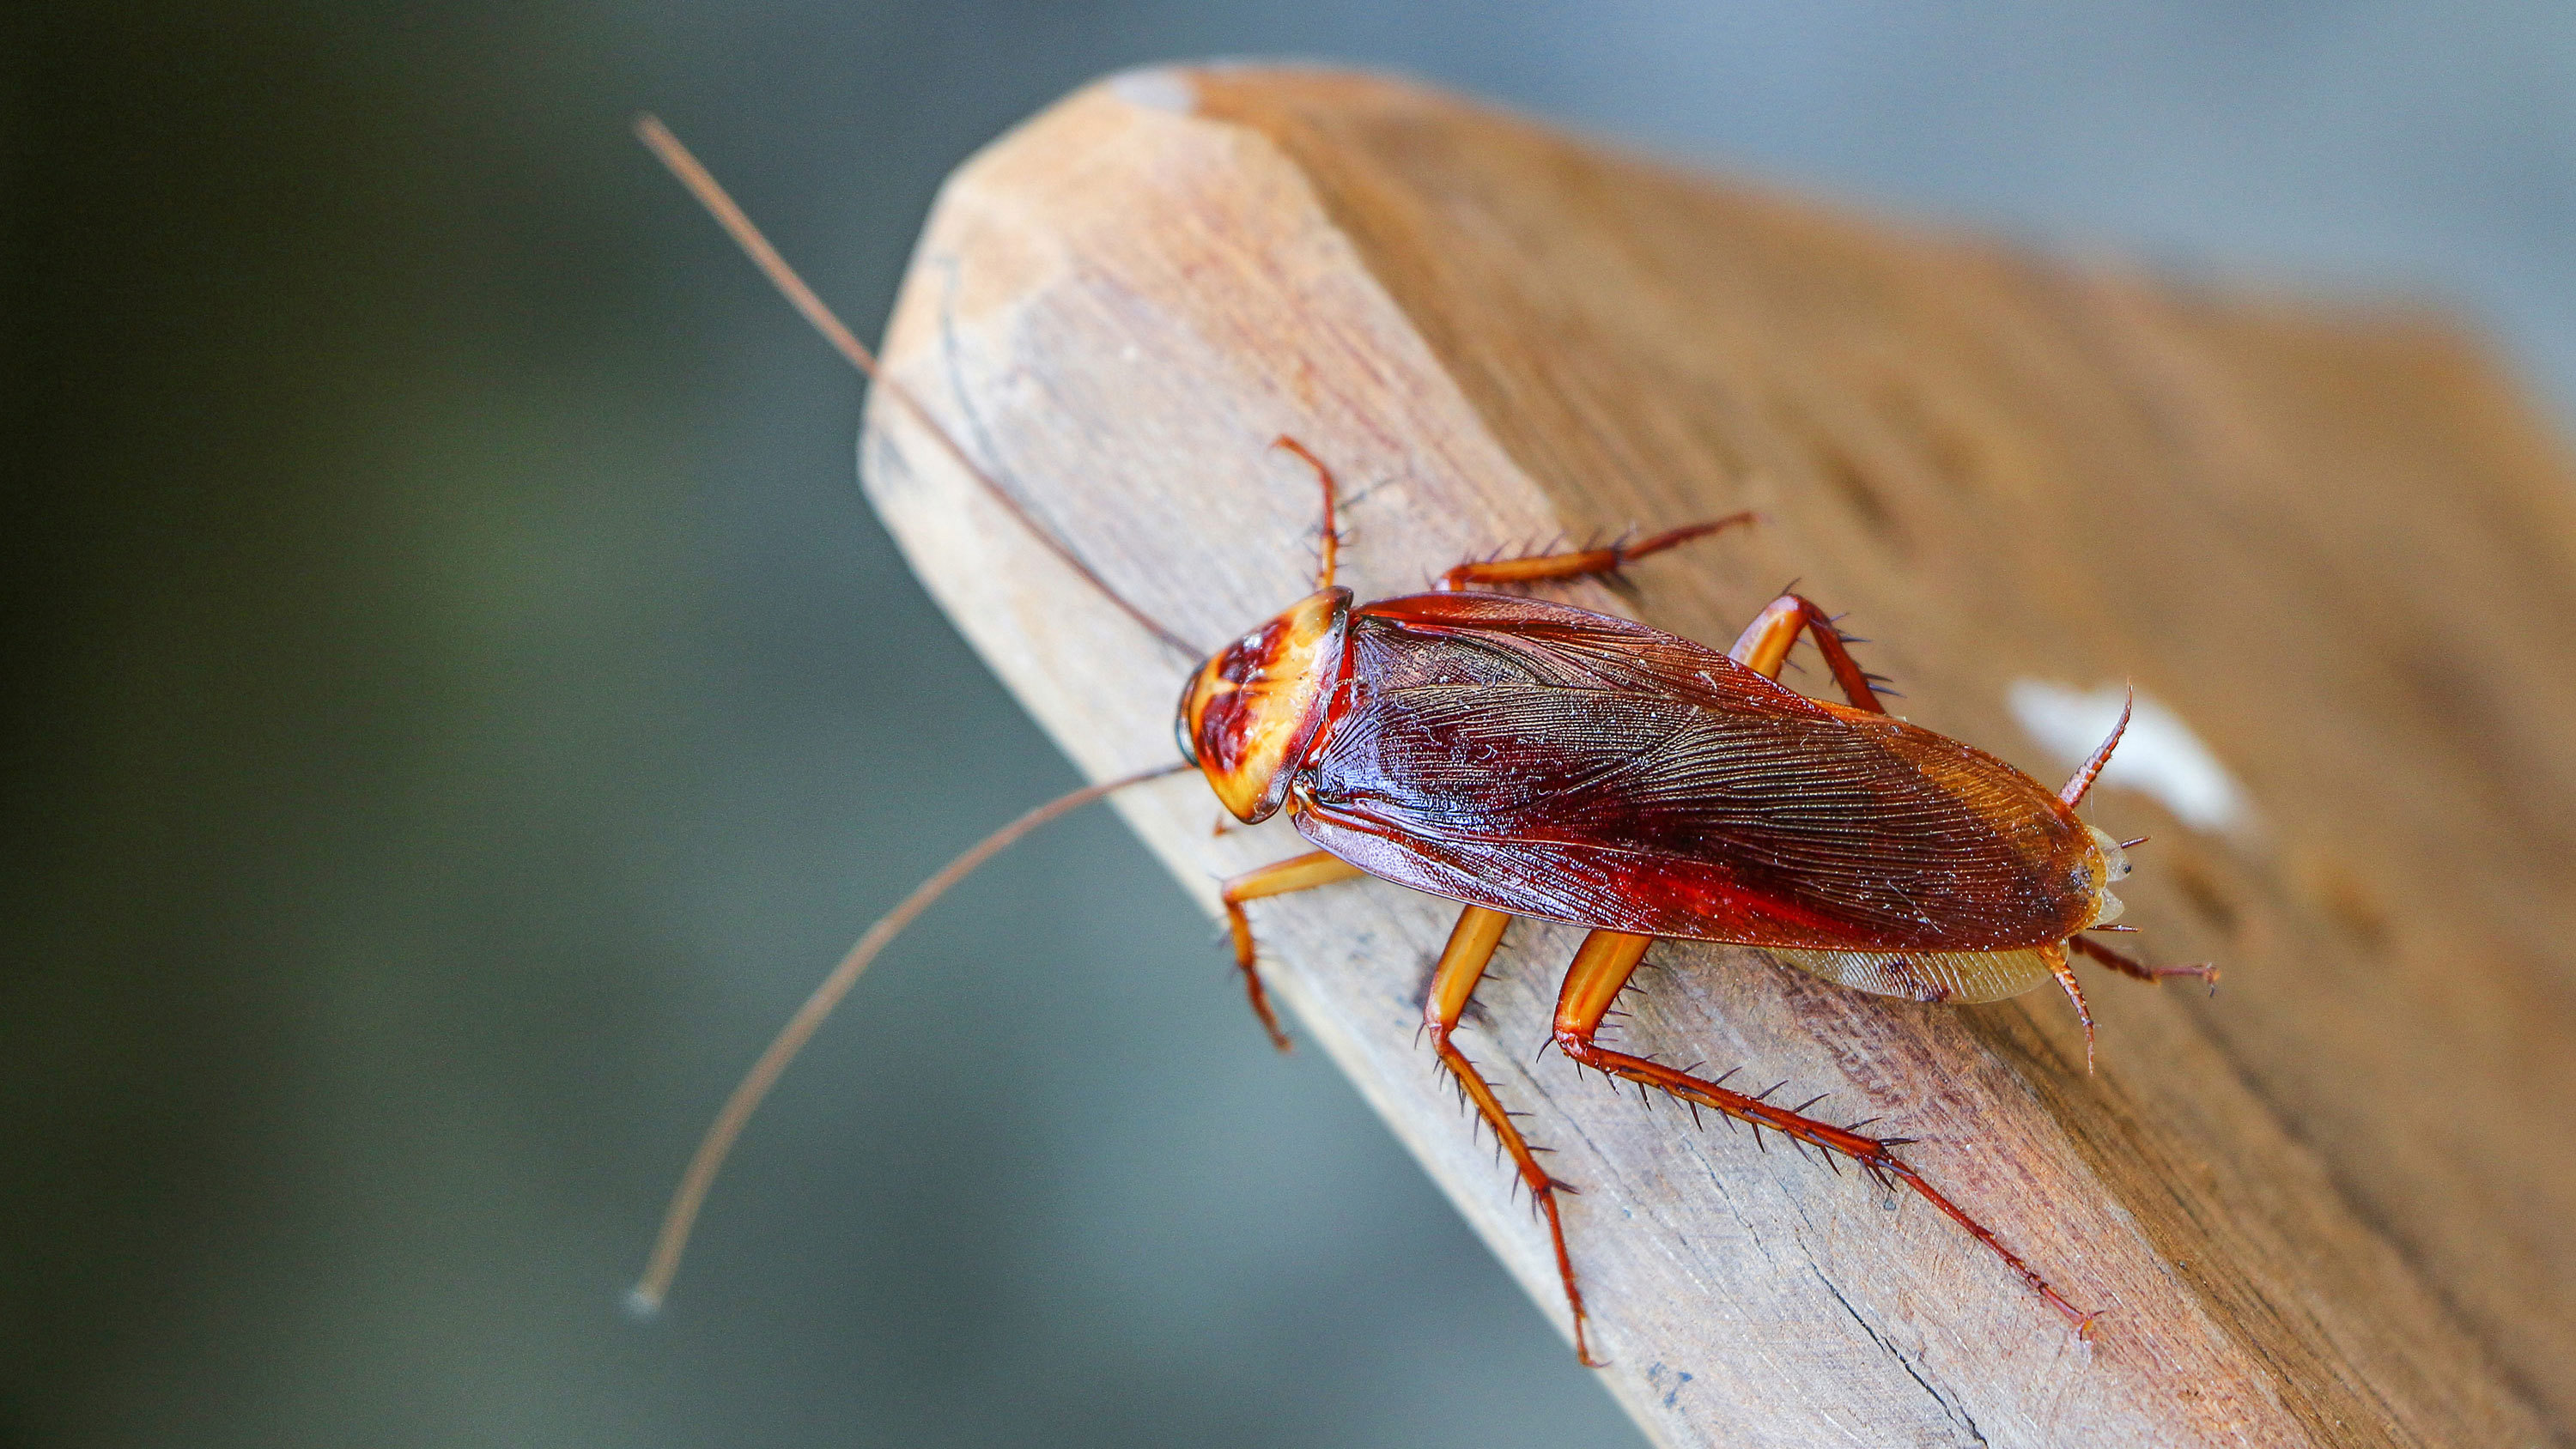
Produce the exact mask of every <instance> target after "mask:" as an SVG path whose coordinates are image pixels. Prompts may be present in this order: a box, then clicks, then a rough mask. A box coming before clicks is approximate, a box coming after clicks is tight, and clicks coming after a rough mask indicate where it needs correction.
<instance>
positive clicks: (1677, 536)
mask: <svg viewBox="0 0 2576 1449" xmlns="http://www.w3.org/2000/svg"><path fill="white" fill-rule="evenodd" d="M1752 521H1753V515H1752V514H1751V513H1750V512H1745V513H1730V514H1728V515H1727V516H1725V517H1724V518H1712V519H1709V520H1708V521H1706V522H1704V523H1690V524H1684V525H1683V526H1681V527H1680V528H1672V529H1666V530H1665V531H1664V532H1662V533H1658V534H1651V535H1649V536H1647V537H1645V538H1641V539H1638V540H1636V541H1635V542H1633V543H1629V542H1622V543H1614V544H1611V545H1609V546H1608V547H1606V548H1584V549H1576V550H1574V551H1572V552H1570V553H1539V554H1529V555H1526V556H1524V557H1521V558H1492V559H1484V560H1481V561H1470V562H1467V563H1462V564H1460V565H1458V566H1457V567H1455V568H1453V569H1451V570H1449V571H1448V572H1447V573H1445V574H1442V575H1441V576H1440V582H1439V583H1437V584H1435V585H1433V587H1434V588H1437V589H1438V590H1440V591H1441V592H1442V593H1452V592H1455V591H1457V590H1459V589H1464V588H1469V587H1471V586H1473V585H1476V584H1535V583H1544V582H1546V581H1547V580H1549V579H1578V578H1582V577H1584V576H1585V575H1587V574H1615V573H1617V572H1618V571H1619V570H1621V569H1623V568H1625V567H1627V566H1628V565H1630V564H1632V563H1635V562H1636V561H1637V560H1639V559H1641V558H1644V557H1646V556H1647V555H1648V554H1657V553H1662V552H1663V551H1664V550H1665V549H1668V548H1673V547H1677V546H1679V545H1681V544H1685V543H1689V542H1690V541H1691V540H1693V539H1699V538H1706V537H1708V536H1709V535H1710V534H1712V533H1717V532H1720V531H1722V530H1724V529H1729V528H1733V527H1734V526H1735V525H1737V524H1739V523H1751V522H1752Z"/></svg>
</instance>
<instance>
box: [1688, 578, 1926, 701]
mask: <svg viewBox="0 0 2576 1449" xmlns="http://www.w3.org/2000/svg"><path fill="white" fill-rule="evenodd" d="M1801 629H1804V630H1806V631H1807V633H1808V635H1809V636H1810V637H1812V638H1813V639H1814V640H1815V641H1816V651H1817V652H1818V653H1820V654H1822V655H1824V656H1825V664H1826V666H1827V667H1828V668H1830V669H1832V670H1833V672H1834V683H1835V684H1836V685H1839V686H1840V687H1841V689H1842V692H1843V697H1844V698H1845V699H1848V700H1850V701H1851V703H1852V708H1854V709H1865V710H1868V711H1869V712H1870V713H1872V714H1885V713H1887V707H1886V706H1884V705H1882V704H1880V703H1879V702H1878V693H1877V691H1876V690H1875V689H1873V688H1871V686H1873V685H1884V684H1885V683H1887V681H1886V680H1885V679H1882V678H1880V677H1879V676H1878V675H1875V674H1872V673H1870V672H1869V671H1868V670H1866V669H1863V668H1861V667H1860V661H1859V660H1857V659H1854V658H1852V654H1851V649H1850V648H1849V646H1850V645H1853V644H1860V643H1865V642H1867V641H1865V640H1861V639H1855V638H1853V637H1852V636H1851V635H1849V634H1846V633H1844V632H1843V631H1842V630H1840V629H1837V628H1835V627H1834V620H1833V616H1832V615H1830V614H1827V613H1826V612H1825V611H1824V610H1822V609H1820V608H1817V607H1816V601H1815V600H1813V599H1810V598H1808V597H1807V596H1805V595H1804V594H1782V595H1781V596H1780V597H1778V598H1776V599H1773V600H1772V601H1771V602H1770V603H1768V604H1765V605H1763V606H1762V612H1761V613H1759V614H1756V615H1754V616H1753V622H1752V623H1750V624H1747V625H1745V626H1744V632H1743V633H1742V634H1739V635H1737V636H1736V639H1735V647H1734V648H1732V649H1729V650H1727V651H1726V657H1727V658H1729V659H1732V660H1734V661H1735V662H1736V663H1738V664H1741V665H1743V666H1744V667H1745V668H1747V669H1750V670H1752V671H1753V672H1755V673H1756V674H1760V675H1762V676H1764V677H1765V678H1768V679H1777V678H1779V677H1780V666H1781V665H1783V664H1786V663H1788V662H1789V650H1790V648H1791V647H1792V646H1794V645H1796V644H1797V642H1798V631H1799V630H1801Z"/></svg>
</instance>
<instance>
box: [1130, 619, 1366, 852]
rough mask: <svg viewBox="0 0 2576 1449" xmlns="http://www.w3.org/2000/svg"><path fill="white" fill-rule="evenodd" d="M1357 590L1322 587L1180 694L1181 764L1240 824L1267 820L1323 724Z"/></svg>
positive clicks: (1211, 664)
mask: <svg viewBox="0 0 2576 1449" xmlns="http://www.w3.org/2000/svg"><path fill="white" fill-rule="evenodd" d="M1350 615H1351V591H1350V590H1348V589H1325V590H1323V591H1322V592H1320V593H1317V594H1314V595H1312V596H1310V597H1308V598H1305V599H1302V600H1300V601H1298V602H1297V603H1296V604H1294V605H1292V606H1291V607H1290V608H1289V609H1288V611H1287V612H1286V613H1284V614H1281V615H1280V616H1279V617H1278V618H1276V619H1273V620H1271V621H1270V622H1269V623H1267V624H1264V625H1262V626H1261V627H1260V628H1258V629H1255V630H1253V631H1252V632H1251V633H1249V634H1246V635H1244V636H1243V637H1242V638H1240V639H1237V640H1235V641H1234V642H1233V643H1231V644H1228V645H1227V646H1225V647H1224V648H1223V649H1220V650H1218V651H1217V652H1216V653H1215V655H1214V656H1212V657H1211V658H1210V659H1209V660H1208V662H1207V663H1205V664H1203V665H1201V666H1199V670H1198V672H1197V673H1196V674H1193V675H1191V676H1190V680H1189V683H1188V684H1186V685H1184V686H1183V687H1182V689H1181V708H1180V715H1179V717H1178V718H1177V719H1176V720H1174V722H1173V729H1174V731H1175V733H1177V734H1178V735H1179V737H1180V745H1181V758H1182V759H1184V760H1187V761H1189V762H1190V763H1191V764H1193V765H1196V766H1198V768H1199V771H1200V773H1202V774H1204V775H1206V776H1207V782H1208V787H1209V788H1210V789H1213V790H1215V791H1216V797H1217V799H1218V800H1219V801H1221V802H1222V803H1223V804H1224V805H1225V808H1226V809H1228V810H1231V811H1233V812H1234V814H1235V818H1237V819H1239V820H1243V821H1246V822H1251V821H1255V820H1267V819H1269V818H1270V817H1271V816H1272V815H1273V814H1275V813H1277V811H1278V809H1279V803H1280V802H1281V801H1282V800H1284V799H1286V798H1287V795H1288V782H1289V778H1290V776H1291V775H1292V774H1293V773H1294V771H1293V769H1292V767H1293V766H1294V765H1295V763H1296V762H1297V760H1298V758H1299V757H1300V756H1302V755H1303V754H1304V753H1305V751H1306V746H1307V745H1308V744H1310V743H1312V742H1313V740H1314V738H1315V732H1316V731H1317V730H1320V729H1322V728H1323V727H1324V713H1325V709H1326V707H1327V705H1328V704H1329V703H1330V701H1331V696H1332V692H1333V680H1334V677H1335V676H1336V675H1337V674H1339V673H1340V671H1341V663H1342V633H1343V630H1344V628H1345V626H1346V625H1347V624H1348V623H1349V620H1350Z"/></svg>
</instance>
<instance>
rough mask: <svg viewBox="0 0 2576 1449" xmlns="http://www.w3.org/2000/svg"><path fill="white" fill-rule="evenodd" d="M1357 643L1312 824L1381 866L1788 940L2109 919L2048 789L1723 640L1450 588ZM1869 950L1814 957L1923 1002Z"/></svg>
mask: <svg viewBox="0 0 2576 1449" xmlns="http://www.w3.org/2000/svg"><path fill="white" fill-rule="evenodd" d="M1349 647H1350V649H1351V656H1350V663H1349V668H1348V672H1347V675H1346V677H1345V679H1344V681H1343V682H1342V684H1341V686H1340V689H1339V692H1338V694H1337V697H1336V699H1335V701H1334V706H1333V711H1332V718H1331V721H1330V723H1329V724H1328V725H1327V727H1326V730H1325V735H1324V738H1323V740H1322V742H1321V747H1320V749H1318V750H1317V751H1316V752H1315V753H1314V754H1313V755H1312V756H1311V757H1310V758H1309V760H1308V762H1307V766H1306V768H1305V770H1304V772H1303V774H1302V775H1301V778H1300V781H1299V784H1298V787H1297V789H1296V792H1295V793H1296V795H1297V797H1298V800H1299V805H1300V808H1299V809H1298V812H1297V827H1298V829H1299V830H1300V831H1302V832H1303V833H1304V834H1305V835H1306V836H1307V838H1309V839H1310V840H1312V841H1314V842H1315V843H1316V844H1317V845H1319V846H1322V847H1323V848H1324V849H1326V850H1328V851H1331V852H1332V853H1333V854H1335V855H1337V856H1340V857H1341V858H1343V859H1344V860H1347V861H1349V862H1351V863H1352V864H1354V865H1357V866H1359V867H1360V868H1361V869H1363V870H1366V871H1368V872H1370V873H1371V874H1373V875H1379V876H1384V877H1386V878H1388V879H1391V880H1395V881H1399V882H1402V883H1403V884H1406V885H1410V886H1414V887H1416V888H1417V889H1421V890H1425V891H1429V892H1432V893H1433V894H1436V895H1443V896H1448V897H1450V898H1452V899H1455V900H1460V901H1466V902H1469V903H1471V904H1475V905H1482V906H1488V907H1491V908H1493V909H1496V910H1502V911H1509V912H1512V913H1514V914H1517V915H1527V916H1538V917H1543V918H1546V919H1550V920H1558V921H1566V922H1570V923H1573V924H1577V925H1584V926H1593V927H1605V928H1608V929H1612V930H1619V931H1631V932H1636V933H1638V934H1643V935H1655V936H1679V937H1687V938H1695V939H1699V940H1712V941H1730V942H1736V943H1740V944H1744V945H1754V946H1770V947H1778V948H1788V949H1790V950H1792V951H1813V952H1862V953H1889V952H1947V953H1994V952H2017V951H2019V950H2021V949H2022V948H2029V947H2038V946H2044V945H2047V944H2051V943H2054V942H2056V941H2060V940H2063V939H2064V938H2065V937H2066V936H2067V935H2069V934H2070V933H2072V932H2073V931H2075V930H2077V929H2080V928H2081V927H2083V926H2085V925H2087V924H2090V921H2091V917H2092V911H2093V904H2094V901H2095V898H2096V892H2097V891H2098V889H2099V886H2100V884H2101V882H2100V879H2099V877H2098V871H2099V869H2100V864H2099V856H2098V853H2097V852H2096V851H2095V850H2094V849H2093V847H2092V845H2091V843H2090V840H2089V837H2088V836H2087V834H2086V832H2085V830H2084V828H2083V826H2082V825H2081V824H2080V823H2078V822H2077V821H2076V820H2075V818H2074V816H2073V814H2072V812H2070V811H2068V810H2066V809H2065V808H2064V807H2063V805H2062V804H2061V803H2060V802H2059V801H2058V800H2057V798H2056V796H2055V795H2053V794H2052V793H2051V792H2049V791H2048V790H2047V789H2046V788H2045V787H2043V786H2041V785H2040V784H2039V783H2038V782H2037V781H2034V780H2032V779H2030V778H2029V777H2028V776H2026V775H2023V774H2022V773H2021V772H2020V771H2018V770H2015V769H2013V768H2012V767H2011V766H2010V765H2007V764H2005V763H2003V762H2002V761H2000V760H1996V759H1994V758H1993V757H1991V756H1988V755H1985V754H1982V753H1980V752H1978V751H1976V750H1973V749H1970V748H1968V747H1967V746H1965V745H1962V744H1959V743H1958V742H1956V741H1954V740H1950V739H1948V738H1946V737H1944V736H1941V735H1937V734H1934V733H1932V732H1931V731H1928V730H1923V729H1918V728H1916V727H1914V726H1911V725H1908V724H1905V723H1904V722H1902V721H1900V720H1896V719H1893V718H1890V717H1888V716H1885V715H1875V714H1864V713H1861V712H1859V711H1854V710H1846V709H1841V708H1837V707H1834V706H1830V705H1825V704H1820V703H1818V702H1816V701H1813V700H1809V699H1806V698H1804V697H1802V696H1800V695H1798V694H1796V693H1793V692H1792V691H1789V690H1786V689H1783V688H1781V687H1780V686H1778V685H1777V684H1774V683H1773V682H1771V681H1770V680H1768V679H1765V678H1763V677H1762V676H1761V675H1759V674H1756V673H1754V672H1753V671H1751V670H1749V669H1746V668H1744V667H1743V666H1741V665H1738V664H1736V663H1735V662H1734V661H1733V660H1731V659H1728V658H1727V657H1726V656H1725V655H1723V654H1720V653H1718V652H1717V651H1715V650H1713V649H1709V648H1707V647H1706V646H1704V645H1700V644H1695V643H1693V642H1691V641H1690V640H1687V639H1682V638H1678V637H1676V636H1674V635H1670V634H1666V633H1663V632H1661V631H1660V630H1655V629H1650V628H1647V627H1646V626H1644V625H1641V624H1635V623H1631V622H1629V621H1627V620H1623V619H1614V618H1611V617H1609V616H1607V615H1601V614H1594V613H1590V612H1588V611H1585V610H1581V609H1574V608H1569V607H1566V606H1564V605H1560V604H1547V603H1541V602H1538V601H1535V600H1525V599H1515V598H1507V597H1503V596H1499V595H1474V594H1433V595H1423V596H1419V597H1415V598H1407V599H1394V600H1387V601H1384V602H1381V603H1376V604H1371V605H1368V606H1367V607H1365V608H1363V609H1360V610H1357V611H1355V612H1354V613H1353V615H1352V617H1351V631H1350V646H1349ZM1801 964H1807V963H1804V962H1802V963H1801ZM1881 964H1883V963H1881ZM1961 964H1962V965H1963V966H1964V965H1965V964H1966V963H1961ZM1863 965H1864V963H1862V962H1860V961H1858V960H1848V961H1840V962H1835V963H1833V964H1831V965H1828V963H1827V962H1826V961H1825V960H1823V959H1819V960H1817V961H1816V962H1815V963H1814V964H1813V965H1811V967H1810V969H1818V970H1820V972H1821V973H1822V974H1827V975H1833V976H1837V977H1838V978H1845V979H1850V980H1851V982H1852V984H1854V985H1861V986H1868V987H1869V988H1870V989H1876V990H1889V989H1898V990H1899V994H1906V995H1913V994H1916V993H1915V992H1914V991H1911V990H1903V989H1901V983H1899V984H1898V985H1897V986H1896V987H1894V988H1892V987H1891V986H1889V985H1872V984H1871V982H1872V980H1873V979H1878V978H1879V977H1883V976H1884V975H1885V973H1884V972H1874V971H1872V970H1868V969H1862V968H1863ZM1996 965H1997V966H1998V967H1999V968H2001V967H2002V966H2003V963H1996ZM1972 974H1973V973H1972ZM1988 974H1993V973H1988ZM2001 974H2002V975H2004V976H2011V977H2016V978H2017V977H2020V976H2021V975H2022V974H2023V973H2022V972H2020V971H2019V970H2018V969H2017V968H2007V969H2003V970H2002V971H2001ZM1899 975H1900V976H1901V972H1900V973H1899ZM1961 984H1963V985H1964V984H1966V983H1964V982H1962V983H1961ZM2001 984H2002V983H2001V980H2000V978H1998V979H1997V980H1995V981H1992V982H1988V983H1987V986H1988V988H1989V989H1992V988H1993V987H1997V986H2000V985H2001ZM2025 984H2026V983H2025ZM2015 989H2018V988H2015ZM1945 994H1946V993H1945ZM1980 994H1983V993H1982V992H1981V993H1980ZM2000 994H2010V993H2009V992H2002V993H2000Z"/></svg>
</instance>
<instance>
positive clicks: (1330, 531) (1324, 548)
mask: <svg viewBox="0 0 2576 1449" xmlns="http://www.w3.org/2000/svg"><path fill="white" fill-rule="evenodd" d="M1270 446H1272V447H1274V448H1284V449H1286V450H1287V451H1289V452H1291V453H1294V454H1296V455H1297V456H1298V457H1300V458H1303V459H1305V460H1306V466H1307V467H1309V468H1312V469H1314V470H1315V481H1316V482H1318V483H1321V484H1322V485H1324V530H1323V542H1322V543H1321V544H1319V545H1317V547H1318V549H1319V551H1320V553H1321V555H1322V557H1321V558H1320V559H1319V560H1318V561H1317V563H1316V566H1315V587H1316V588H1318V589H1329V588H1331V587H1332V586H1333V565H1334V562H1335V561H1336V560H1337V559H1338V558H1339V557H1340V555H1341V551H1342V535H1341V530H1340V529H1339V528H1337V527H1336V526H1335V525H1334V523H1333V495H1334V494H1335V493H1337V492H1339V491H1340V489H1339V486H1338V485H1336V484H1335V483H1334V482H1333V470H1332V469H1330V468H1327V467H1325V466H1324V460H1323V459H1321V458H1318V457H1316V456H1315V455H1314V454H1313V453H1311V452H1308V451H1307V449H1306V445H1305V444H1303V443H1301V442H1298V441H1297V440H1296V439H1295V438H1292V437H1290V436H1288V435H1287V434H1286V433H1281V434H1280V435H1279V436H1278V437H1276V438H1273V439H1271V440H1270Z"/></svg>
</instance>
